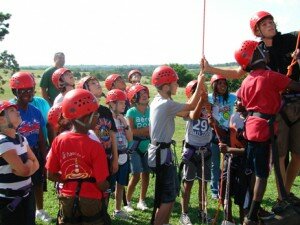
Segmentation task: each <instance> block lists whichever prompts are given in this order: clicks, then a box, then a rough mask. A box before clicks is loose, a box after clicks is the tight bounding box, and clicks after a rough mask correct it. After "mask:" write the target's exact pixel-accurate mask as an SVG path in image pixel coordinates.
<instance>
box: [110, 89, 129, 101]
mask: <svg viewBox="0 0 300 225" xmlns="http://www.w3.org/2000/svg"><path fill="white" fill-rule="evenodd" d="M126 100H127V96H126V94H125V92H124V91H122V90H120V89H113V90H110V91H109V92H107V95H106V104H108V103H109V102H115V101H126Z"/></svg>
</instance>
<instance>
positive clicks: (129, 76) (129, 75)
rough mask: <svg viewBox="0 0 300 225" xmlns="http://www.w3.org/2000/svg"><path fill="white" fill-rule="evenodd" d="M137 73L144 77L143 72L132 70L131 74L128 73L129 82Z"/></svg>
mask: <svg viewBox="0 0 300 225" xmlns="http://www.w3.org/2000/svg"><path fill="white" fill-rule="evenodd" d="M135 73H138V74H139V75H140V76H142V73H141V71H139V70H130V71H129V73H128V81H129V82H130V80H131V77H132V75H133V74H135Z"/></svg>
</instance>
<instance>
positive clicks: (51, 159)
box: [46, 89, 109, 225]
mask: <svg viewBox="0 0 300 225" xmlns="http://www.w3.org/2000/svg"><path fill="white" fill-rule="evenodd" d="M61 109H62V115H63V117H65V118H66V119H69V120H71V121H72V124H73V126H74V129H73V130H72V131H70V132H65V133H62V134H60V135H58V136H57V137H56V138H55V139H54V141H53V143H52V148H51V151H50V152H49V155H48V158H47V163H46V169H47V172H48V179H49V180H52V181H55V182H59V183H62V184H63V186H62V188H61V189H60V192H59V202H60V210H59V214H58V218H57V219H58V220H57V221H58V224H64V223H69V222H70V221H71V222H72V223H74V222H75V223H84V222H89V223H91V222H92V223H93V224H99V225H100V224H103V213H102V201H101V199H102V198H103V192H104V191H106V189H107V188H108V187H109V183H108V182H107V181H106V178H107V177H108V167H107V161H106V155H105V151H104V148H103V147H102V145H101V144H100V142H99V140H92V139H91V138H90V137H89V135H88V134H89V130H90V129H94V127H95V126H96V122H97V118H98V116H99V115H98V113H97V109H98V103H97V99H96V98H95V97H94V96H93V95H92V94H91V93H90V92H89V91H87V90H82V89H76V90H71V91H69V92H68V93H67V94H66V95H65V97H64V100H63V102H62V108H61ZM71 222H70V223H71Z"/></svg>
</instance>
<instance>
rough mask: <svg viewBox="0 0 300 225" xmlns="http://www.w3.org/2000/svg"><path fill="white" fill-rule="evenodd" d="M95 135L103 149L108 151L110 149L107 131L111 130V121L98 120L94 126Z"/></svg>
mask: <svg viewBox="0 0 300 225" xmlns="http://www.w3.org/2000/svg"><path fill="white" fill-rule="evenodd" d="M96 128H97V130H96V132H95V133H96V135H97V136H98V137H99V139H100V141H101V143H102V145H103V147H104V148H105V149H108V148H110V147H111V140H110V135H109V131H110V129H111V121H110V120H108V119H106V118H99V119H98V122H97V126H96Z"/></svg>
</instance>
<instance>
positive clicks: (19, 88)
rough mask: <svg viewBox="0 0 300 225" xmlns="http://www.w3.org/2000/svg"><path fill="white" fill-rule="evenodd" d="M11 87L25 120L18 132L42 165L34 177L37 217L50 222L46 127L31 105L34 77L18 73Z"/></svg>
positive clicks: (12, 80)
mask: <svg viewBox="0 0 300 225" xmlns="http://www.w3.org/2000/svg"><path fill="white" fill-rule="evenodd" d="M9 85H10V88H11V90H12V93H13V94H14V95H15V99H14V100H13V101H15V102H16V105H18V111H19V112H20V115H21V117H22V120H23V122H22V123H21V124H20V126H19V127H18V129H17V130H18V132H19V133H20V134H22V135H23V136H25V137H26V138H27V141H28V143H29V146H30V148H31V149H32V151H33V153H34V154H35V156H36V158H37V159H38V161H39V164H40V168H39V169H38V170H37V171H36V172H35V173H34V174H33V176H32V182H33V189H34V194H35V199H36V208H37V211H36V217H37V218H39V219H41V220H43V221H45V222H50V221H51V220H52V218H51V217H50V216H49V214H48V213H47V212H46V211H45V210H44V201H43V195H44V193H43V191H44V187H45V183H46V182H45V179H46V176H45V171H44V164H45V158H46V155H47V149H46V142H45V137H44V134H43V130H42V128H43V127H45V126H46V125H45V120H44V118H43V115H42V113H41V111H40V110H39V109H38V108H36V107H35V106H33V105H32V104H30V103H31V101H32V99H33V96H34V93H35V80H34V76H33V75H32V74H31V73H29V72H25V71H20V72H17V73H15V74H14V75H13V76H12V77H11V78H10V81H9Z"/></svg>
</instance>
